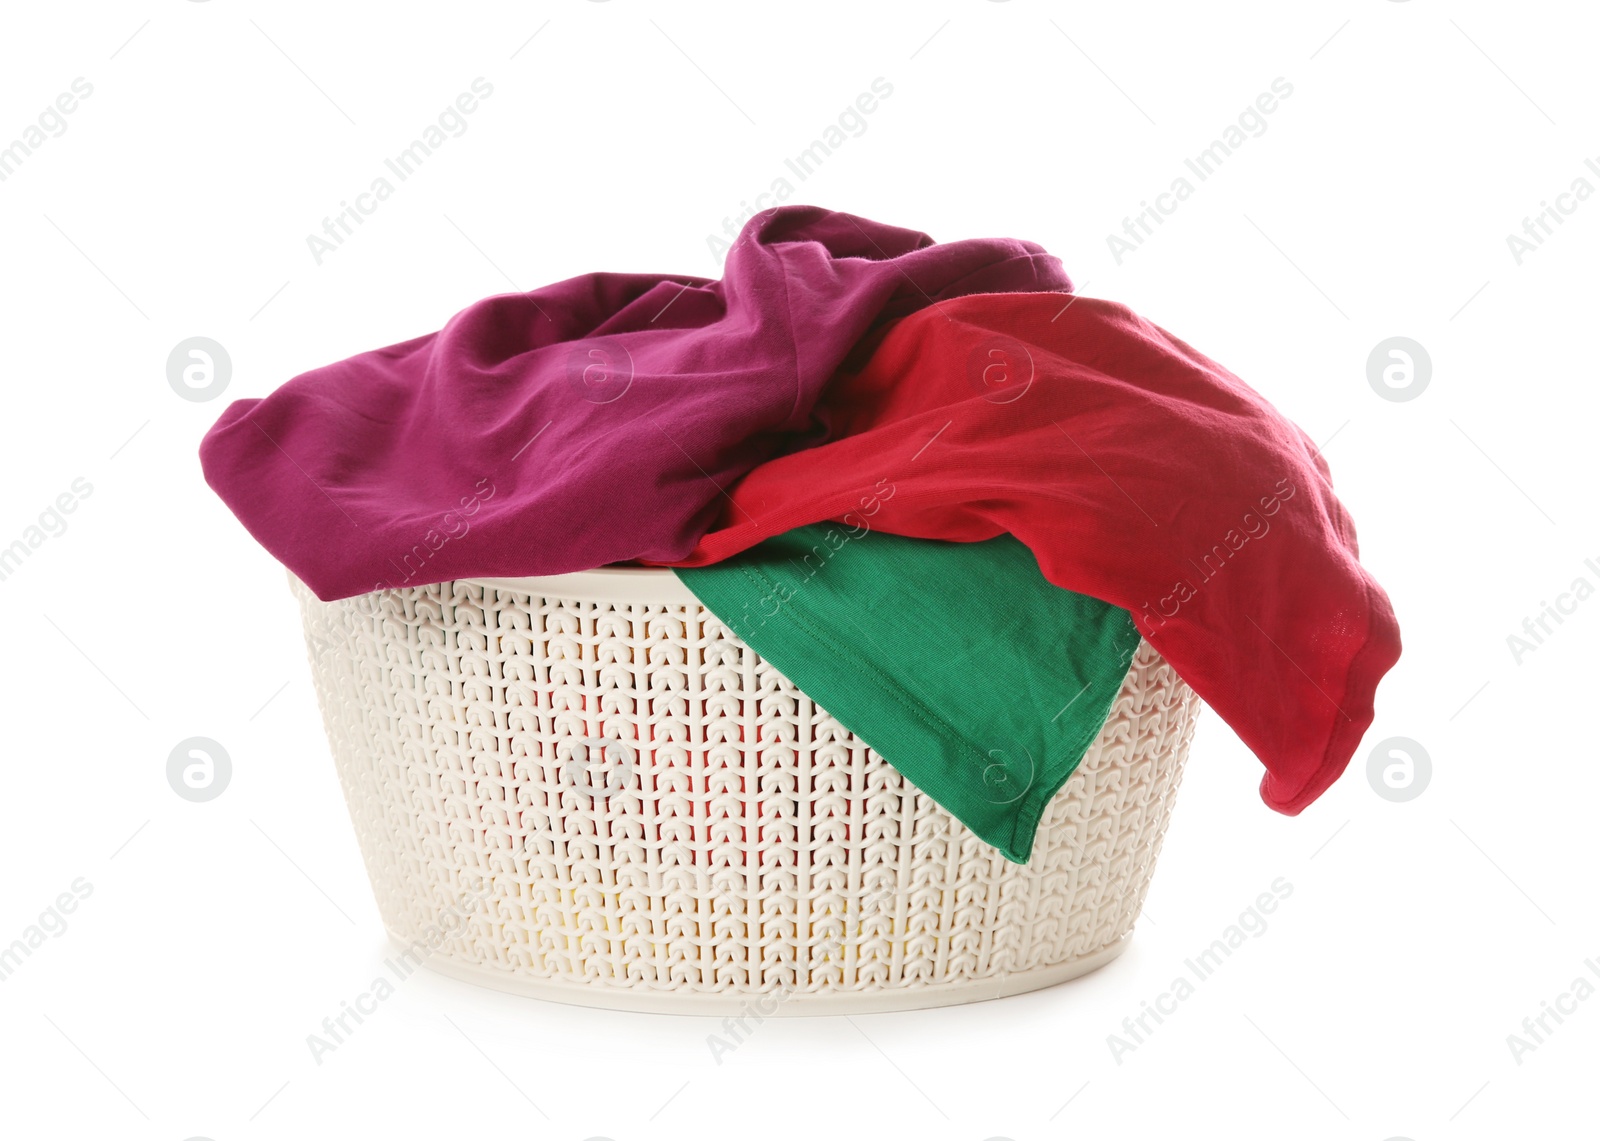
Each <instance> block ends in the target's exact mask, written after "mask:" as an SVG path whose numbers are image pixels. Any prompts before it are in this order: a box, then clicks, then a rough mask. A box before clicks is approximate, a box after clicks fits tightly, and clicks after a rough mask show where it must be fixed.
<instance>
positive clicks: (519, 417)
mask: <svg viewBox="0 0 1600 1141" xmlns="http://www.w3.org/2000/svg"><path fill="white" fill-rule="evenodd" d="M1071 288H1072V285H1071V282H1070V281H1069V280H1068V278H1067V275H1066V273H1065V271H1064V270H1063V269H1062V266H1061V263H1060V262H1059V261H1058V260H1057V259H1056V258H1054V257H1052V256H1051V255H1049V254H1047V253H1045V252H1044V250H1043V249H1042V248H1041V247H1039V246H1038V245H1035V244H1034V243H1032V242H1024V241H1017V240H1013V239H974V240H969V241H960V242H949V243H945V244H942V245H941V244H935V243H934V241H933V239H932V238H930V237H928V236H927V235H926V234H922V233H918V232H916V231H914V230H905V229H901V228H899V227H897V226H887V225H883V224H881V223H878V222H871V221H868V220H867V219H864V218H857V217H854V216H853V215H850V214H842V213H836V212H834V211H829V210H823V209H820V208H818V207H812V206H783V207H779V208H777V209H775V210H770V211H766V212H763V213H762V214H758V215H757V216H756V217H754V218H753V219H751V221H750V222H749V223H747V224H746V225H745V227H744V229H743V230H742V231H741V233H740V235H739V238H738V240H737V241H736V243H735V244H734V246H733V248H732V249H731V250H730V251H729V254H728V259H727V266H726V276H724V277H723V279H722V280H721V281H712V280H708V279H705V278H698V277H683V276H678V277H670V276H664V275H659V274H618V273H594V274H587V275H585V276H582V277H575V278H571V279H569V280H567V281H561V282H557V283H555V284H553V285H548V286H545V287H544V288H542V289H536V290H533V291H532V292H529V293H513V294H502V295H499V296H495V297H489V298H486V299H484V300H482V301H479V302H477V303H476V304H474V305H471V306H469V307H468V308H466V309H464V310H463V311H461V312H460V313H458V314H456V315H455V316H454V317H453V318H451V320H450V321H449V323H448V324H446V325H445V327H444V328H443V329H441V330H440V331H439V332H437V333H429V334H427V335H426V336H422V337H417V338H415V339H413V340H410V341H404V342H402V343H400V344H397V345H391V346H389V347H388V348H383V349H375V350H373V351H371V352H366V353H361V354H359V355H357V356H354V357H351V358H350V359H348V360H344V361H340V362H339V363H337V364H331V365H327V366H324V367H322V368H318V369H313V370H312V371H310V372H307V373H302V374H301V375H300V376H297V377H295V378H294V379H293V380H291V381H289V382H288V383H287V384H284V385H283V386H281V387H280V388H279V389H278V390H277V391H275V392H273V393H272V394H271V395H270V396H268V397H266V398H264V399H259V400H238V401H235V402H233V403H232V404H231V405H229V406H228V408H227V409H226V410H225V411H224V412H223V414H222V416H221V417H220V418H219V419H218V421H217V423H216V424H215V425H213V426H212V428H211V430H210V432H208V433H207V434H206V437H205V439H204V440H203V441H202V443H201V445H200V461H201V465H202V467H203V468H204V470H205V477H206V481H207V482H208V483H209V484H210V485H211V487H212V488H213V489H214V490H215V491H216V493H217V494H218V495H219V496H221V497H222V499H223V501H224V502H226V503H227V505H228V506H229V507H230V508H231V509H232V510H233V513H234V514H235V515H237V516H238V517H239V519H240V521H241V522H243V523H244V525H245V527H246V528H248V529H249V531H250V533H251V534H252V535H253V536H255V538H256V539H257V540H258V541H259V542H260V543H261V545H262V546H264V547H266V548H267V550H269V551H271V552H272V554H273V555H275V556H277V558H278V559H279V560H281V561H282V562H283V563H284V564H285V565H286V566H287V567H288V568H289V569H290V570H291V571H293V572H294V573H295V574H296V575H297V576H299V578H300V579H301V580H302V581H304V582H305V583H306V584H307V585H308V586H309V587H310V588H311V589H312V590H313V591H314V592H315V593H316V594H317V596H318V597H319V598H322V599H324V600H331V599H335V598H344V597H348V596H350V595H355V594H363V593H365V592H367V591H371V590H379V589H389V588H398V587H404V586H420V585H423V584H426V583H431V582H442V581H445V580H447V579H453V578H463V577H475V576H496V577H514V576H521V575H547V574H562V573H566V572H568V571H576V570H588V569H591V568H593V567H598V566H603V565H606V564H608V563H617V562H626V561H629V560H633V559H646V560H650V561H655V562H671V561H674V560H676V559H681V558H683V557H684V556H686V555H687V554H688V552H689V551H690V550H692V549H693V548H694V545H695V543H696V542H697V541H698V540H699V538H700V536H701V535H702V534H703V533H704V531H705V530H706V528H707V527H708V526H709V525H710V524H711V523H712V522H713V520H714V519H715V517H716V507H717V504H718V502H719V500H720V499H721V496H722V491H723V489H725V488H727V487H728V486H729V485H730V484H732V483H733V481H735V480H737V479H738V478H739V477H740V476H742V475H744V474H745V473H746V472H748V471H749V470H750V469H751V468H753V467H755V466H756V465H758V464H760V463H763V462H765V461H766V460H769V459H771V458H773V457H774V456H777V455H780V454H783V453H785V452H791V451H796V450H798V449H801V448H804V447H807V446H809V445H810V444H812V443H816V442H819V441H820V439H821V437H822V435H823V434H824V429H823V427H822V426H821V425H819V424H818V423H816V422H815V421H814V420H813V419H812V414H811V410H812V406H813V404H814V402H815V400H816V397H817V395H818V394H819V393H820V392H821V390H822V388H823V386H824V385H826V384H827V382H828V380H829V378H830V377H831V376H832V375H833V374H834V372H835V371H836V370H837V369H838V368H839V367H840V366H841V365H842V364H844V363H846V362H847V361H849V360H852V359H854V358H856V357H858V356H861V355H863V354H865V353H866V352H868V351H870V349H871V348H872V346H873V345H874V344H875V343H876V341H877V339H878V338H879V336H880V335H881V334H882V332H883V331H884V330H885V329H886V328H887V326H888V325H889V324H890V323H891V322H893V321H894V320H896V319H898V318H901V317H904V316H906V315H907V314H909V313H912V312H915V311H917V310H919V309H922V308H925V307H927V306H930V305H937V303H938V302H940V301H941V300H944V299H947V298H952V297H959V296H963V295H966V294H972V293H1000V292H1037V291H1045V290H1070V289H1071Z"/></svg>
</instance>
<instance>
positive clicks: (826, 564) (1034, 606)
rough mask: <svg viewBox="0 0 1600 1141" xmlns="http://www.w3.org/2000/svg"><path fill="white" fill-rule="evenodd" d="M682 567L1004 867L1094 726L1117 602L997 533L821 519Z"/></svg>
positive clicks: (1111, 668)
mask: <svg viewBox="0 0 1600 1141" xmlns="http://www.w3.org/2000/svg"><path fill="white" fill-rule="evenodd" d="M677 573H678V576H679V578H681V579H682V581H683V582H684V584H685V585H686V586H687V587H688V588H689V589H690V590H691V591H693V592H694V594H695V596H696V597H697V598H699V599H700V601H701V602H702V603H704V604H705V605H706V607H707V608H708V609H710V611H711V612H712V613H713V614H715V615H716V616H717V617H718V618H719V619H720V620H721V621H722V622H723V623H724V624H725V625H727V626H728V627H729V628H731V629H732V630H733V631H734V633H736V634H738V635H739V637H740V638H742V639H743V640H744V641H745V642H746V643H747V644H748V645H749V646H750V647H751V648H752V649H754V650H755V651H756V652H757V653H758V654H760V655H761V656H762V657H763V658H765V659H767V660H768V661H769V662H771V663H772V665H773V666H774V667H776V668H777V669H778V671H779V672H780V673H782V674H783V675H784V676H785V677H787V678H788V679H789V680H790V681H792V682H794V683H795V684H796V685H797V686H799V687H800V688H801V689H802V690H804V691H805V692H806V694H807V695H809V696H810V697H811V698H812V699H813V700H814V701H816V702H817V704H818V705H820V706H822V707H823V708H824V709H826V710H827V711H828V712H829V713H830V714H832V715H833V716H834V717H835V718H837V719H838V721H839V723H840V724H842V725H844V726H845V727H846V728H847V729H849V730H850V731H851V732H853V733H855V734H856V735H857V736H858V737H860V738H861V739H862V740H864V741H865V742H866V743H867V744H868V745H869V746H871V747H872V748H873V749H874V750H876V751H877V753H878V754H879V755H880V756H882V757H883V759H884V760H886V761H888V762H889V764H891V765H893V766H894V767H895V769H897V770H898V771H899V772H900V773H901V774H902V775H903V776H905V777H906V778H907V779H908V780H910V781H911V783H912V784H914V785H915V786H916V787H917V788H919V789H921V790H922V791H923V792H924V793H926V794H927V795H928V796H930V797H932V798H933V799H934V800H935V801H936V802H937V803H938V804H940V805H941V806H942V807H944V808H945V810H946V811H948V812H949V813H950V814H951V815H953V816H955V817H956V819H958V820H960V821H961V822H962V823H963V824H965V825H966V826H967V827H968V828H970V829H972V831H973V832H974V833H975V834H977V835H978V836H979V837H980V838H981V839H983V840H984V841H986V842H987V843H990V844H993V845H994V846H995V847H996V848H998V849H999V850H1000V851H1001V852H1002V853H1003V854H1004V855H1005V857H1006V859H1008V860H1011V861H1013V862H1015V863H1026V862H1027V860H1028V856H1029V854H1030V853H1031V852H1032V850H1033V837H1034V833H1035V831H1036V830H1037V829H1038V826H1039V817H1040V815H1041V814H1042V813H1043V812H1044V808H1045V805H1046V804H1048V803H1049V801H1050V798H1051V797H1052V796H1054V795H1055V794H1056V792H1057V791H1058V790H1059V789H1060V788H1061V786H1062V785H1063V784H1064V783H1065V782H1066V780H1067V778H1068V777H1069V776H1071V775H1072V772H1073V770H1074V769H1076V768H1077V766H1078V762H1079V761H1081V760H1082V759H1083V755H1084V753H1085V752H1087V751H1088V748H1089V746H1090V745H1092V744H1093V743H1094V741H1095V739H1096V738H1097V737H1098V736H1099V735H1100V730H1101V728H1102V727H1103V726H1104V724H1105V719H1106V715H1107V714H1108V713H1109V712H1110V709H1111V703H1112V701H1113V700H1114V699H1115V698H1116V695H1117V691H1118V690H1119V689H1120V688H1121V685H1122V680H1123V678H1124V676H1125V675H1126V674H1127V672H1128V665H1129V663H1130V662H1131V661H1132V660H1133V654H1134V651H1135V650H1136V649H1137V648H1138V645H1139V633H1138V631H1137V630H1136V629H1135V627H1134V624H1133V619H1132V617H1131V616H1130V615H1129V614H1128V613H1127V611H1125V610H1122V609H1120V608H1119V607H1115V606H1112V605H1110V604H1109V603H1105V602H1101V601H1100V600H1098V599H1095V598H1089V597H1087V596H1085V595H1081V594H1075V593H1073V592H1072V591H1069V590H1063V589H1062V588H1061V587H1058V586H1055V585H1053V584H1052V583H1050V582H1048V581H1047V580H1046V579H1045V577H1044V575H1043V574H1042V573H1040V571H1039V564H1038V563H1037V562H1036V561H1035V560H1034V557H1033V554H1032V553H1031V552H1030V551H1029V550H1028V548H1027V547H1025V546H1023V544H1022V543H1020V542H1018V541H1017V540H1016V539H1014V538H1012V537H1011V536H1009V535H1003V536H1001V537H1000V538H997V539H989V540H987V541H985V542H981V543H948V542H941V541H936V540H928V539H907V538H902V537H900V536H898V535H886V534H879V533H876V532H872V531H869V530H866V529H864V528H851V527H847V526H845V525H844V524H841V523H821V524H815V525H812V526H807V527H800V528H797V529H796V530H793V531H790V532H787V533H786V534H783V535H779V536H777V537H776V538H772V539H768V540H767V541H765V542H763V543H761V544H760V545H758V546H756V547H753V548H751V549H750V550H748V551H746V552H744V553H743V554H741V555H737V556H735V557H734V558H731V559H728V560H726V561H725V562H721V563H716V564H713V565H711V566H706V567H693V568H680V569H679V570H678V572H677Z"/></svg>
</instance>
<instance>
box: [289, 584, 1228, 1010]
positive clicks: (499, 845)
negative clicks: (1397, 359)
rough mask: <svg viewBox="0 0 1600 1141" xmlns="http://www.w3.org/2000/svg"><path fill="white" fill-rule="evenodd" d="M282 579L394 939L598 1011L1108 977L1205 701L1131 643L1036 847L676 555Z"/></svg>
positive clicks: (908, 1002)
mask: <svg viewBox="0 0 1600 1141" xmlns="http://www.w3.org/2000/svg"><path fill="white" fill-rule="evenodd" d="M293 586H294V589H295V592H296V594H297V595H298V597H299V600H300V604H301V609H302V615H303V618H304V622H305V632H306V640H307V646H308V649H309V652H310V656H311V662H312V669H313V673H314V675H315V680H316V689H317V696H318V700H319V703H320V705H321V708H322V714H323V720H324V723H325V725H326V728H327V732H328V738H329V741H330V743H331V745H332V748H333V756H334V761H335V764H336V765H337V768H338V773H339V779H340V783H341V784H342V786H343V789H344V794H345V798H346V801H347V803H348V805H349V809H350V816H351V820H352V821H353V823H354V824H355V829H356V835H357V838H358V840H359V843H360V847H361V852H362V856H363V858H364V860H365V862H366V867H367V872H368V875H369V876H370V877H371V880H372V885H373V889H374V892H375V893H376V896H377V902H378V909H379V912H380V913H381V915H382V917H383V922H384V925H385V927H386V928H387V929H388V932H389V934H390V936H391V937H392V938H393V940H394V941H395V942H396V944H398V949H397V951H396V956H397V957H396V958H393V959H391V962H392V963H394V965H395V966H396V968H397V969H401V970H409V969H411V967H413V966H415V965H416V964H423V965H426V966H428V967H430V968H432V969H434V970H438V971H442V972H444V973H446V974H449V975H455V976H458V977H460V978H463V979H467V980H470V981H472V982H476V983H481V984H484V985H487V986H493V987H499V988H503V989H505V990H510V991H518V992H522V993H524V994H529V995H534V996H537V997H540V998H546V999H554V1000H558V1001H561V1002H568V1003H578V1004H583V1005H589V1006H605V1007H614V1008H622V1009H631V1010H651V1011H670V1012H674V1013H691V1014H694V1013H703V1014H718V1015H722V1014H732V1013H739V1012H741V1011H742V1012H744V1013H746V1014H749V1013H751V1012H752V1011H754V1012H759V1013H760V1014H761V1015H763V1016H766V1015H772V1014H836V1013H852V1012H858V1011H882V1010H896V1009H909V1008H915V1007H925V1006H941V1005H946V1004H951V1003H959V1002H969V1001H974V1000H977V999H986V998H995V997H999V996H1002V995H1008V994H1016V993H1019V992H1022V991H1027V990H1032V989H1035V988H1038V987H1043V986H1049V985H1051V984H1053V983H1057V982H1060V981H1062V980H1064V979H1069V978H1072V977H1074V976H1076V975H1080V974H1083V973H1084V972H1086V971H1090V970H1093V969H1094V968H1096V967H1098V966H1100V965H1101V964H1103V963H1105V962H1107V961H1109V960H1110V959H1112V958H1113V957H1114V956H1116V955H1117V954H1118V953H1119V952H1120V951H1121V950H1122V949H1123V947H1124V946H1126V943H1127V939H1128V936H1129V933H1130V931H1131V930H1132V928H1133V925H1134V921H1135V919H1136V918H1137V917H1138V915H1139V909H1140V907H1141V905H1142V904H1143V901H1144V896H1145V891H1146V889H1147V887H1148V886H1149V883H1150V875H1151V872H1152V870H1153V869H1154V866H1155V860H1156V855H1157V853H1158V852H1159V851H1160V848H1161V839H1162V835H1163V833H1164V832H1165V830H1166V826H1167V821H1168V818H1169V813H1170V812H1171V810H1172V804H1173V799H1174V796H1175V795H1176V793H1177V789H1178V782H1179V778H1180V776H1181V773H1182V769H1183V763H1184V759H1185V756H1186V754H1187V752H1188V748H1189V740H1190V736H1191V733H1192V732H1193V725H1194V718H1195V714H1196V711H1197V706H1198V699H1197V698H1196V697H1195V695H1194V693H1193V692H1192V691H1191V690H1190V689H1189V688H1188V686H1186V685H1184V683H1183V682H1182V681H1181V680H1179V678H1178V677H1177V675H1176V674H1174V673H1173V672H1172V670H1171V668H1170V667H1168V666H1167V664H1166V663H1165V662H1164V661H1163V660H1162V659H1161V657H1160V656H1159V655H1158V654H1156V652H1155V651H1154V650H1153V649H1151V648H1150V646H1149V645H1148V644H1142V645H1141V646H1140V647H1139V650H1138V652H1137V654H1136V655H1135V656H1134V659H1133V662H1132V664H1131V666H1130V668H1129V670H1128V674H1127V677H1126V679H1125V680H1124V682H1123V684H1122V689H1121V691H1120V693H1119V694H1118V695H1117V698H1116V700H1115V702H1114V704H1113V707H1112V710H1111V714H1110V717H1109V718H1108V720H1107V723H1106V726H1105V728H1104V730H1103V731H1102V733H1101V734H1100V737H1099V739H1098V740H1097V741H1096V742H1095V744H1094V745H1093V746H1092V747H1091V748H1090V749H1089V752H1088V754H1087V756H1085V758H1084V759H1083V762H1082V763H1081V764H1080V765H1079V767H1078V770H1077V771H1076V772H1075V773H1074V774H1073V776H1072V778H1071V779H1070V780H1069V781H1068V782H1067V784H1066V786H1065V787H1064V788H1063V789H1062V790H1061V791H1060V792H1059V793H1058V794H1057V795H1056V796H1055V798H1054V799H1053V800H1052V801H1051V803H1050V805H1049V807H1048V808H1047V810H1046V811H1045V813H1044V817H1043V819H1042V821H1041V823H1040V825H1039V830H1038V837H1037V840H1036V841H1035V844H1034V849H1033V856H1032V859H1031V860H1030V861H1029V863H1028V864H1027V865H1025V866H1022V865H1017V864H1012V863H1009V862H1008V861H1006V860H1005V859H1004V858H1003V857H1002V856H1001V855H1000V854H999V853H998V852H997V851H995V850H994V849H993V848H991V847H990V846H989V845H987V844H985V843H983V842H982V841H981V840H979V839H978V838H977V837H975V836H974V835H973V834H972V833H971V832H969V831H968V830H967V829H966V828H965V827H964V826H962V825H961V824H960V823H958V822H957V821H956V820H955V819H954V818H953V817H952V816H951V815H950V814H949V813H947V812H945V811H944V810H943V809H942V808H940V807H939V806H938V805H937V804H935V803H934V802H933V801H932V800H930V799H929V798H928V797H927V796H925V795H924V794H922V793H921V792H919V791H918V790H917V789H915V788H914V787H913V786H912V785H911V784H910V783H909V782H908V781H906V780H905V779H904V778H902V777H901V776H900V775H899V774H898V773H897V772H896V771H895V770H894V769H893V768H891V767H890V766H889V765H888V764H887V763H886V762H885V761H884V760H883V759H882V758H880V757H879V756H878V755H877V754H876V753H875V752H874V751H873V750H871V749H870V748H868V747H867V746H866V745H865V744H864V743H863V742H862V741H861V740H860V739H858V738H857V737H856V736H855V735H854V734H852V733H851V732H849V731H848V730H847V729H845V728H844V727H843V726H842V725H840V724H839V723H838V722H837V721H835V720H834V719H833V718H832V717H830V716H829V715H828V714H827V713H826V712H825V711H823V710H822V709H820V708H818V707H817V706H816V705H814V704H813V703H812V702H811V701H810V700H809V699H808V698H807V697H806V695H805V694H804V693H802V692H800V690H799V689H797V688H796V687H795V686H794V685H793V684H792V683H791V682H789V681H788V679H786V678H785V677H784V676H783V675H782V674H780V673H779V672H778V671H777V670H776V669H774V668H773V667H772V665H771V664H769V663H768V662H766V661H764V660H763V659H762V658H761V657H760V656H759V655H758V654H756V653H755V651H754V650H752V649H750V648H749V647H748V646H746V645H745V644H744V643H743V642H741V641H740V640H739V638H738V637H737V636H736V635H735V634H734V633H733V632H732V631H731V630H730V629H729V628H728V627H726V626H724V625H723V624H722V623H721V622H719V621H718V620H717V619H716V617H715V616H714V615H712V614H711V613H710V612H709V611H708V610H706V609H705V608H704V607H703V606H701V605H700V604H699V603H698V602H697V601H696V600H695V598H694V596H693V595H692V594H690V593H689V591H688V590H687V589H686V588H685V587H684V586H683V585H682V584H681V583H680V582H679V581H678V579H677V577H676V576H675V575H673V574H672V573H671V572H670V571H666V570H653V569H644V568H639V569H622V568H618V569H605V570H598V571H589V572H585V573H582V574H571V575H562V576H558V577H550V578H536V579H497V580H488V579H486V580H473V581H456V582H447V583H442V584H437V585H431V586H422V587H414V588H406V589H399V590H389V591H384V592H379V593H374V594H369V595H363V596H361V597H358V598H352V599H346V600H343V601H338V602H331V603H325V602H320V601H318V600H317V599H316V598H315V597H314V596H313V595H312V594H311V593H310V591H309V590H307V589H306V588H305V587H304V586H303V585H301V584H300V583H298V582H297V581H295V582H293ZM929 636H930V637H935V638H936V637H937V636H938V635H937V631H935V630H930V632H929Z"/></svg>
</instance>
